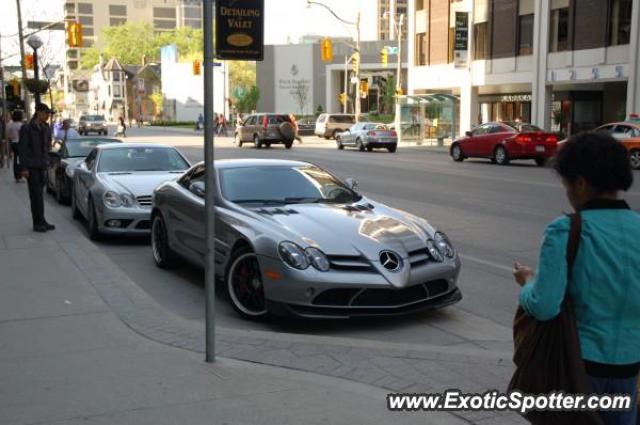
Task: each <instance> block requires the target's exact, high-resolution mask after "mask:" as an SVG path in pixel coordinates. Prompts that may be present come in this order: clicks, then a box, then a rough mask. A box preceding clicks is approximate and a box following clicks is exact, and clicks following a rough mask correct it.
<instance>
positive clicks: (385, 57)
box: [380, 48, 389, 66]
mask: <svg viewBox="0 0 640 425" xmlns="http://www.w3.org/2000/svg"><path fill="white" fill-rule="evenodd" d="M380 62H382V64H383V65H384V66H387V64H388V63H389V52H388V51H387V49H386V48H384V49H382V50H380Z"/></svg>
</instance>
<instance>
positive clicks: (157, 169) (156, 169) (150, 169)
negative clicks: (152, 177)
mask: <svg viewBox="0 0 640 425" xmlns="http://www.w3.org/2000/svg"><path fill="white" fill-rule="evenodd" d="M133 171H134V172H138V171H165V170H161V169H159V168H147V169H143V170H133Z"/></svg>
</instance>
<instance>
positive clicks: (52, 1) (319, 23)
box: [0, 0, 377, 65]
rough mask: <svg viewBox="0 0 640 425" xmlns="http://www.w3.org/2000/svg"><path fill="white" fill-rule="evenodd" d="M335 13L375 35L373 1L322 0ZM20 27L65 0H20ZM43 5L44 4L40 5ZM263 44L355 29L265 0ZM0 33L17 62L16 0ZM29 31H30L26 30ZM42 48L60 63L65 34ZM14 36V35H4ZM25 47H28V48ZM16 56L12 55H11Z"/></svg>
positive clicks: (50, 37)
mask: <svg viewBox="0 0 640 425" xmlns="http://www.w3.org/2000/svg"><path fill="white" fill-rule="evenodd" d="M322 1H323V3H325V4H326V5H328V6H329V7H331V8H332V9H333V10H334V11H335V13H336V14H337V15H338V16H340V17H341V18H343V19H344V20H347V21H355V19H356V16H357V13H358V10H360V13H361V25H360V27H361V28H360V34H361V39H362V40H373V39H375V38H376V25H377V24H376V13H377V10H376V7H377V1H376V0H322ZM21 4H22V17H23V26H24V27H26V25H27V21H29V20H37V21H57V20H61V19H62V18H63V4H64V0H21ZM43 5H46V7H43ZM265 8H266V10H265V43H266V44H287V43H288V42H294V43H295V42H297V41H298V39H299V38H300V37H302V36H304V35H326V36H332V37H354V36H355V30H354V29H353V28H352V27H349V26H347V25H344V24H342V23H340V22H339V21H337V20H336V19H335V18H334V17H333V16H332V15H331V14H330V13H329V12H328V11H327V10H326V9H324V8H323V7H321V6H312V7H309V8H308V7H307V1H306V0H265ZM0 11H1V12H2V13H0V35H2V39H1V43H2V44H1V46H0V47H1V55H2V58H3V64H5V65H17V64H18V62H19V56H18V55H16V53H17V52H18V37H17V36H13V35H14V34H16V33H17V30H18V24H17V14H16V1H15V0H0ZM26 32H29V30H26ZM39 35H40V36H41V38H42V39H43V41H44V43H45V44H44V46H45V48H46V47H47V46H52V47H55V48H50V49H49V52H50V56H51V58H50V61H51V62H58V63H59V62H61V61H62V60H63V55H64V50H63V49H62V48H61V46H62V43H63V42H64V34H63V33H62V32H61V31H52V32H49V31H43V32H41V33H40V34H39ZM7 36H13V37H7ZM27 49H29V48H28V47H27ZM12 55H15V56H12Z"/></svg>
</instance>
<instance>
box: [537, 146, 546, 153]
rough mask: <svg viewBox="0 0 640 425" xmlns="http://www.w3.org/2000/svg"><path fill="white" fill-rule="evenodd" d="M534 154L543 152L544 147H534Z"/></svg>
mask: <svg viewBox="0 0 640 425" xmlns="http://www.w3.org/2000/svg"><path fill="white" fill-rule="evenodd" d="M536 152H544V146H536Z"/></svg>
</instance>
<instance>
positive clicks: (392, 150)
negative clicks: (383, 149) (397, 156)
mask: <svg viewBox="0 0 640 425" xmlns="http://www.w3.org/2000/svg"><path fill="white" fill-rule="evenodd" d="M387 150H388V151H389V153H395V152H396V150H398V146H389V147H388V148H387Z"/></svg>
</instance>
